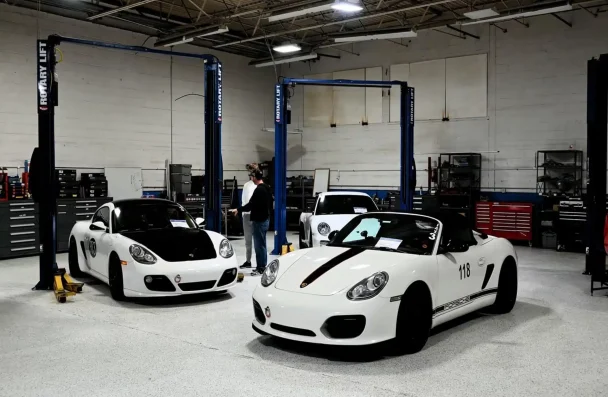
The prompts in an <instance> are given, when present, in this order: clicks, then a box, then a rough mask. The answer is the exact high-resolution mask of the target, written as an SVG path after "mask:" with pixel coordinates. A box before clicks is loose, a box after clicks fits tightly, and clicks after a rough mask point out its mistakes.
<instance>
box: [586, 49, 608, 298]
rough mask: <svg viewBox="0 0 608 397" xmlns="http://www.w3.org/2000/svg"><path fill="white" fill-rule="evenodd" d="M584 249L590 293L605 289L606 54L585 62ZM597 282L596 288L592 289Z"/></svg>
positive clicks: (606, 285)
mask: <svg viewBox="0 0 608 397" xmlns="http://www.w3.org/2000/svg"><path fill="white" fill-rule="evenodd" d="M587 75H588V76H587V172H588V184H587V238H586V240H587V244H586V245H587V249H586V254H587V255H586V258H585V273H584V274H590V275H591V295H593V291H597V290H605V289H608V276H607V274H606V248H605V247H604V225H605V222H606V164H607V154H606V152H607V150H608V146H607V144H608V136H607V135H608V127H607V124H608V54H604V55H601V56H600V57H599V59H595V58H594V59H591V60H590V61H589V62H588V63H587ZM595 283H599V284H600V286H599V287H595Z"/></svg>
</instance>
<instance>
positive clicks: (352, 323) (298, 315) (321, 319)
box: [252, 286, 399, 346]
mask: <svg viewBox="0 0 608 397" xmlns="http://www.w3.org/2000/svg"><path fill="white" fill-rule="evenodd" d="M253 300H254V302H253V304H254V319H253V323H252V326H253V328H254V329H255V330H256V331H258V332H259V333H261V334H269V335H274V336H277V337H280V338H285V339H291V340H296V341H300V342H310V343H319V344H326V345H342V346H360V345H371V344H375V343H378V342H383V341H386V340H390V339H393V338H394V337H395V331H396V324H397V313H398V311H399V302H390V298H383V297H380V296H376V297H374V298H372V299H369V300H364V301H358V302H355V301H350V300H348V299H347V298H346V296H345V294H344V293H339V294H336V295H330V296H320V295H308V294H302V293H298V292H288V291H282V290H278V289H276V288H274V286H270V287H268V288H264V287H261V286H258V287H257V288H256V290H255V291H254V293H253ZM256 312H257V313H256ZM269 315H270V316H269ZM362 317H363V320H361V318H362ZM262 319H264V320H265V321H260V320H262ZM330 319H331V320H330ZM328 320H329V321H328ZM361 321H363V322H364V326H363V329H362V330H360V329H359V327H361ZM337 324H341V326H339V329H340V331H337V330H338V328H336V325H337ZM353 335H356V336H353Z"/></svg>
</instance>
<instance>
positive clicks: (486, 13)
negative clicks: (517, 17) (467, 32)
mask: <svg viewBox="0 0 608 397" xmlns="http://www.w3.org/2000/svg"><path fill="white" fill-rule="evenodd" d="M463 15H464V16H465V17H467V18H469V19H481V18H490V17H496V16H498V15H500V14H499V13H498V12H496V10H495V9H493V8H486V9H485V10H477V11H470V12H465V13H464V14H463Z"/></svg>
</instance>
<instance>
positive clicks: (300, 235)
mask: <svg viewBox="0 0 608 397" xmlns="http://www.w3.org/2000/svg"><path fill="white" fill-rule="evenodd" d="M298 244H299V245H298V248H300V249H302V248H308V244H306V243H305V242H304V225H303V224H300V231H299V232H298Z"/></svg>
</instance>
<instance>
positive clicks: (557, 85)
mask: <svg viewBox="0 0 608 397" xmlns="http://www.w3.org/2000/svg"><path fill="white" fill-rule="evenodd" d="M566 18H568V19H572V21H573V26H574V27H573V28H569V27H567V26H566V25H564V24H563V23H561V22H560V21H558V20H557V19H555V18H553V17H552V16H542V17H538V18H533V19H531V20H529V22H530V28H525V27H524V26H522V25H520V24H518V23H516V22H506V23H503V24H501V26H504V27H505V28H508V32H507V33H502V32H501V31H500V30H497V29H496V28H494V27H490V26H488V25H477V26H469V27H466V30H467V31H469V32H471V33H474V34H476V35H479V36H480V37H481V39H480V40H475V39H472V38H468V39H466V40H461V39H458V38H455V37H450V36H447V35H444V34H442V33H438V32H434V31H424V32H419V35H418V37H417V38H415V39H412V41H411V43H409V46H408V47H407V48H406V47H403V46H399V45H397V44H394V43H391V42H388V41H374V42H366V43H359V44H356V45H355V46H354V47H351V46H344V47H341V48H343V49H347V50H354V51H355V52H358V53H360V56H356V55H351V54H348V53H345V52H339V54H340V56H341V59H331V58H321V60H320V61H319V62H316V63H314V64H311V65H308V64H302V63H300V64H293V65H289V66H286V67H283V68H282V70H281V74H282V75H284V76H289V77H300V76H304V75H310V74H314V73H329V72H333V71H340V70H348V69H358V68H364V67H374V66H382V67H383V70H384V73H383V78H384V80H389V79H390V76H389V75H388V69H389V67H390V65H394V64H401V63H410V62H420V61H424V60H433V59H441V58H449V57H458V56H466V55H473V54H482V53H487V54H488V117H487V118H477V119H465V120H453V121H450V122H441V121H420V122H416V125H415V149H414V151H415V153H416V163H417V166H418V171H419V172H418V181H419V183H418V184H423V185H426V172H425V171H423V170H424V169H426V164H427V157H428V156H432V157H433V158H436V157H437V156H438V153H440V152H454V151H473V152H476V151H500V153H496V154H483V158H484V163H483V173H482V181H481V183H482V188H483V189H484V190H496V191H502V190H503V189H505V190H506V191H522V192H526V191H528V192H533V191H534V190H535V187H536V183H535V181H536V170H535V169H534V158H535V153H536V151H537V150H542V149H568V147H569V146H570V145H572V146H573V147H574V148H576V149H580V150H583V151H585V152H586V128H587V127H586V104H587V98H586V92H587V86H586V84H587V80H586V79H587V61H588V60H589V59H590V58H591V57H593V56H598V55H600V54H602V53H608V41H606V40H605V38H606V37H608V15H606V14H601V15H600V16H599V17H598V18H593V17H592V16H591V15H589V14H587V13H585V12H583V11H580V12H578V11H577V12H573V13H570V14H567V15H566ZM319 52H322V53H323V52H325V53H332V54H335V53H337V52H336V50H332V49H329V48H328V49H324V50H319ZM383 95H384V97H383V120H384V123H383V124H370V125H368V126H342V127H340V126H338V127H337V128H334V129H330V128H326V127H322V128H304V133H303V134H302V136H301V137H300V136H297V135H290V136H289V142H290V150H291V151H290V155H291V156H292V157H291V158H289V157H288V163H289V167H290V170H291V174H298V173H299V170H300V169H303V170H312V169H314V168H326V167H330V168H331V169H332V176H331V179H330V183H331V185H332V186H333V187H343V188H355V187H369V188H372V189H373V188H390V187H397V186H398V185H399V171H398V170H399V161H400V157H399V144H400V139H399V126H398V125H396V124H389V123H388V120H389V117H388V112H389V106H390V104H389V97H388V96H387V92H386V90H385V92H384V94H383ZM301 98H302V89H301V88H300V89H298V90H296V96H295V97H294V98H293V101H292V109H293V114H292V122H293V123H294V125H292V128H295V127H301V126H302V120H303V112H302V99H301ZM462 100H463V101H466V98H462ZM300 140H301V145H300ZM354 171H356V172H354ZM304 173H305V174H311V172H309V171H305V172H304Z"/></svg>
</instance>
